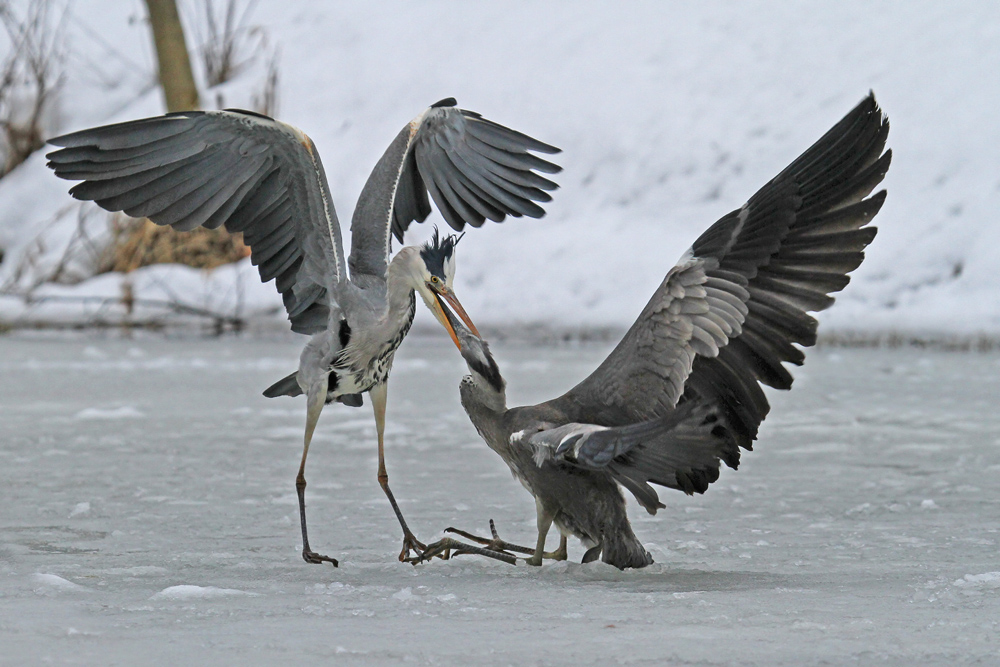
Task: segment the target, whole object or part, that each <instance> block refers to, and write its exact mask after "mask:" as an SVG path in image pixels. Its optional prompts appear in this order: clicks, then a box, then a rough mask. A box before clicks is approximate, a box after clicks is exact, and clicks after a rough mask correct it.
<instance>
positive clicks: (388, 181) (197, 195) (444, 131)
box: [47, 98, 560, 566]
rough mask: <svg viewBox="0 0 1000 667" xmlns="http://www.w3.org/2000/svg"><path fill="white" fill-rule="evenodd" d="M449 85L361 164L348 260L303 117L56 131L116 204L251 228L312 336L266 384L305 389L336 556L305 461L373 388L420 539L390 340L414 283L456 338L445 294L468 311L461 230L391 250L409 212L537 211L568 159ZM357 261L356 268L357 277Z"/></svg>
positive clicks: (177, 116)
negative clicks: (458, 266) (365, 168)
mask: <svg viewBox="0 0 1000 667" xmlns="http://www.w3.org/2000/svg"><path fill="white" fill-rule="evenodd" d="M455 104H456V102H455V100H454V99H452V98H448V99H445V100H441V101H440V102H438V103H437V104H434V105H433V106H431V107H429V108H428V109H426V110H425V111H424V112H423V113H421V114H420V115H419V116H417V117H416V118H415V119H413V120H412V121H410V122H409V123H408V124H407V125H406V126H405V127H404V128H403V129H402V130H401V131H400V132H399V134H398V135H396V138H395V139H394V140H393V142H392V143H391V144H390V145H389V148H388V149H387V150H386V151H385V153H384V154H383V155H382V158H381V159H380V160H379V161H378V163H377V164H376V165H375V169H374V170H373V171H372V173H371V175H370V176H369V177H368V181H367V182H366V183H365V186H364V188H363V189H362V191H361V195H360V197H359V199H358V203H357V205H356V207H355V209H354V216H353V218H352V219H351V230H352V234H351V255H350V257H349V258H348V259H347V261H346V262H345V261H344V251H343V247H342V242H341V235H340V223H339V222H338V220H337V214H336V212H335V211H334V207H333V199H332V197H331V195H330V187H329V185H328V183H327V180H326V174H325V172H324V171H323V165H322V163H321V162H320V158H319V153H318V152H317V150H316V146H315V144H314V143H313V142H312V140H311V139H310V138H309V137H308V136H306V135H305V134H304V133H303V132H302V131H300V130H298V129H297V128H294V127H292V126H290V125H287V124H285V123H282V122H279V121H276V120H274V119H272V118H269V117H267V116H264V115H261V114H257V113H252V112H249V111H242V110H238V109H228V110H225V111H204V112H202V111H189V112H181V113H171V114H167V115H165V116H158V117H156V118H146V119H143V120H136V121H131V122H126V123H120V124H117V125H108V126H105V127H98V128H94V129H89V130H83V131H81V132H74V133H73V134H67V135H64V136H61V137H57V138H55V139H51V140H50V141H49V143H51V144H54V145H56V146H61V147H63V148H62V150H58V151H55V152H52V153H50V154H49V155H48V156H47V157H48V159H49V162H48V166H49V167H51V168H52V169H53V170H54V171H55V173H56V175H57V176H59V177H61V178H65V179H68V180H79V181H83V182H82V183H79V184H77V185H76V186H74V187H73V188H72V189H71V190H70V194H72V195H73V196H74V197H76V198H77V199H82V200H89V201H94V202H96V203H97V204H98V205H99V206H101V207H102V208H105V209H107V210H109V211H124V212H125V213H127V214H128V215H131V216H134V217H147V218H149V219H150V220H152V221H153V222H155V223H157V224H160V225H170V226H172V227H174V228H175V229H178V230H191V229H194V228H196V227H199V226H202V227H207V228H213V229H214V228H217V227H219V226H225V228H226V229H227V230H228V231H230V232H242V233H243V240H244V241H245V242H246V244H247V245H248V246H250V250H251V254H250V259H251V261H252V263H253V264H254V265H256V266H257V267H258V270H259V271H260V278H261V280H262V281H263V282H267V281H269V280H272V279H275V285H276V287H277V288H278V291H279V292H280V293H281V295H282V297H283V301H284V305H285V309H286V310H287V312H288V319H289V320H290V321H291V327H292V330H293V331H296V332H298V333H302V334H307V335H310V336H311V338H310V340H309V342H308V343H307V344H306V346H305V349H304V350H303V351H302V355H301V358H300V362H299V370H298V372H296V373H293V374H291V375H289V376H287V377H286V378H284V379H283V380H281V381H279V382H277V383H276V384H274V385H273V386H271V387H270V388H268V389H267V390H266V391H265V392H264V395H265V396H268V397H273V396H281V395H288V396H297V395H299V394H302V393H304V394H305V395H306V427H305V437H304V445H303V449H302V462H301V464H300V466H299V473H298V476H297V477H296V491H297V493H298V499H299V517H300V520H301V524H302V557H303V558H304V559H305V560H306V562H308V563H323V562H328V563H332V564H333V565H334V566H336V565H337V561H336V559H334V558H330V557H328V556H323V555H321V554H318V553H316V552H315V551H313V550H312V549H310V547H309V538H308V534H307V531H306V509H305V488H306V479H305V465H306V456H307V455H308V454H309V443H310V442H311V440H312V436H313V431H314V430H315V428H316V423H317V421H318V419H319V415H320V412H321V411H322V409H323V406H324V405H325V404H327V403H330V402H332V401H338V402H340V403H344V404H346V405H350V406H354V407H358V406H360V405H362V398H361V394H363V393H364V392H368V394H369V395H370V396H371V399H372V404H373V407H374V409H375V425H376V430H377V433H378V460H379V464H378V481H379V484H380V485H381V487H382V489H383V490H384V491H385V494H386V496H387V497H388V498H389V502H390V503H391V504H392V508H393V511H394V512H395V513H396V517H397V518H398V519H399V523H400V526H401V527H402V529H403V550H402V552H401V553H400V559H401V560H402V559H404V558H405V557H406V556H408V554H409V552H410V550H411V549H412V550H414V551H417V552H419V550H420V549H422V548H423V545H422V544H420V542H419V541H418V540H417V539H416V537H414V535H413V533H412V532H410V529H409V528H408V527H407V525H406V521H405V520H404V519H403V515H402V513H401V512H400V510H399V506H398V505H397V504H396V500H395V498H393V495H392V491H391V490H390V489H389V481H388V475H387V473H386V468H385V455H384V451H383V434H384V430H385V406H386V390H387V384H386V383H387V381H388V378H389V370H390V368H391V367H392V361H393V355H394V354H395V352H396V348H397V347H399V344H400V342H401V341H402V340H403V337H404V336H406V333H407V331H409V329H410V324H411V323H412V322H413V315H414V312H415V309H416V300H415V297H414V292H417V293H419V294H420V296H421V298H422V299H423V300H424V303H425V304H427V307H428V308H430V309H431V311H432V312H433V313H434V315H435V317H436V318H437V319H438V321H439V322H440V323H441V324H442V326H444V327H445V329H447V330H448V331H449V333H450V334H451V337H452V339H453V340H454V342H455V344H456V345H458V338H457V337H456V335H455V331H454V329H453V328H452V325H451V324H450V322H449V320H448V319H447V318H446V317H445V314H444V310H443V303H444V302H447V303H448V304H449V305H450V306H451V307H452V308H453V309H454V310H455V312H456V313H458V315H459V317H460V318H461V320H462V321H463V322H465V324H466V325H467V326H468V327H469V328H470V329H472V330H473V331H474V330H475V325H473V323H472V321H471V320H470V319H469V317H468V315H466V314H465V311H464V309H463V308H462V306H461V304H460V303H459V301H458V299H457V298H456V296H455V293H454V288H453V280H454V276H455V244H456V242H457V238H456V237H455V236H446V237H444V238H442V237H439V236H438V234H437V232H436V231H435V234H434V238H433V240H432V241H431V242H429V243H428V244H426V245H424V246H423V247H417V246H407V247H404V248H402V249H400V251H399V252H398V253H397V254H396V255H395V257H392V260H391V261H390V253H391V246H392V237H393V236H395V237H396V239H397V240H399V241H400V242H402V240H403V233H404V232H405V231H406V229H407V228H408V227H409V225H410V223H411V222H413V221H416V222H423V221H424V219H426V217H427V216H428V214H429V213H430V212H431V207H430V202H429V200H428V196H427V195H428V192H429V193H430V196H431V197H432V198H433V199H434V202H435V204H436V205H437V207H438V210H439V211H440V212H441V214H442V215H443V216H444V219H445V220H446V221H447V222H448V224H449V225H450V226H451V227H452V228H454V229H455V230H461V229H463V227H464V226H465V224H470V225H472V226H473V227H479V226H481V225H482V224H483V223H484V222H485V221H486V220H487V219H489V220H493V221H495V222H500V221H502V220H503V219H504V218H505V217H506V216H508V215H510V216H514V217H520V216H529V217H532V218H540V217H542V216H543V215H544V214H545V211H544V210H543V209H542V208H541V206H539V205H538V204H537V203H536V202H548V201H550V200H551V197H550V196H549V195H548V194H547V192H546V191H547V190H554V189H555V188H556V187H557V186H556V184H555V183H553V182H552V181H550V180H548V179H546V178H544V177H542V176H540V175H539V174H537V173H535V172H536V171H537V172H543V173H548V174H554V173H557V172H558V171H559V170H560V168H559V167H558V166H556V165H555V164H553V163H551V162H548V161H546V160H543V159H541V158H539V157H537V156H535V155H532V154H531V153H529V152H528V151H534V152H537V153H546V154H553V153H557V152H559V149H557V148H555V147H554V146H550V145H548V144H545V143H542V142H540V141H537V140H535V139H532V138H531V137H529V136H527V135H524V134H522V133H520V132H516V131H514V130H511V129H509V128H506V127H504V126H502V125H499V124H497V123H494V122H492V121H489V120H487V119H485V118H482V117H481V116H480V115H479V114H477V113H475V112H472V111H466V110H464V109H459V108H457V107H456V106H455ZM348 266H350V277H348Z"/></svg>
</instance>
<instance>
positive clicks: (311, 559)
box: [302, 549, 340, 567]
mask: <svg viewBox="0 0 1000 667" xmlns="http://www.w3.org/2000/svg"><path fill="white" fill-rule="evenodd" d="M302 560H304V561H305V562H307V563H312V564H314V565H319V564H321V563H330V564H331V565H333V566H334V567H338V566H339V565H340V563H339V562H338V561H337V559H336V558H330V557H329V556H324V555H323V554H318V553H316V552H315V551H312V550H311V549H303V550H302Z"/></svg>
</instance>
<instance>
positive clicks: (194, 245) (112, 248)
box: [97, 214, 250, 273]
mask: <svg viewBox="0 0 1000 667" xmlns="http://www.w3.org/2000/svg"><path fill="white" fill-rule="evenodd" d="M111 235H112V238H111V243H110V244H109V246H108V251H107V252H106V253H105V256H104V258H103V261H102V262H101V264H100V266H99V267H98V271H97V272H98V273H107V272H109V271H119V272H122V273H128V272H130V271H134V270H136V269H138V268H139V267H142V266H151V265H153V264H184V265H185V266H191V267H194V268H196V269H214V268H215V267H217V266H222V265H223V264H231V263H233V262H238V261H240V260H241V259H243V258H244V257H249V256H250V248H249V247H247V246H246V245H244V243H243V235H242V234H230V233H228V232H226V231H225V230H224V229H217V230H216V229H205V228H203V227H199V228H197V229H193V230H191V231H190V232H175V231H174V230H173V229H171V228H170V227H161V226H160V225H155V224H153V223H152V222H150V221H149V220H146V219H143V220H134V219H132V218H128V217H126V216H124V215H121V214H116V215H114V216H112V220H111Z"/></svg>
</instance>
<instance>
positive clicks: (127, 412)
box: [73, 405, 146, 420]
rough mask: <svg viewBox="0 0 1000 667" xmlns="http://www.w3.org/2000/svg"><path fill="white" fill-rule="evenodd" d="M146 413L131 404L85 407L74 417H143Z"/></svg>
mask: <svg viewBox="0 0 1000 667" xmlns="http://www.w3.org/2000/svg"><path fill="white" fill-rule="evenodd" d="M145 416H146V415H145V414H143V413H142V412H140V411H139V410H136V409H135V408H133V407H132V406H130V405H123V406H122V407H120V408H84V409H83V410H80V411H79V412H77V413H76V414H75V415H74V416H73V418H74V419H83V420H89V419H141V418H142V417H145Z"/></svg>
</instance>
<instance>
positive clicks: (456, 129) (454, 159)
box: [350, 98, 561, 279]
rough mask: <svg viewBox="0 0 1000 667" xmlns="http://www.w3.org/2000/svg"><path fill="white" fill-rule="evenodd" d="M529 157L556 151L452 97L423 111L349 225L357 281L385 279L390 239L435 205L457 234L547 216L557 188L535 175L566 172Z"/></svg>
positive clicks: (386, 159)
mask: <svg viewBox="0 0 1000 667" xmlns="http://www.w3.org/2000/svg"><path fill="white" fill-rule="evenodd" d="M529 151H533V152H536V153H547V154H553V153H558V152H559V149H558V148H556V147H555V146H550V145H549V144H546V143H542V142H541V141H538V140H537V139H533V138H531V137H529V136H527V135H525V134H522V133H520V132H517V131H515V130H511V129H509V128H507V127H504V126H503V125H499V124H497V123H494V122H493V121H490V120H487V119H485V118H483V117H482V116H480V115H479V114H477V113H475V112H472V111H466V110H465V109H459V108H457V107H456V106H455V100H454V99H452V98H448V99H446V100H441V101H440V102H438V103H437V104H435V105H433V106H431V107H430V108H428V109H426V110H425V111H424V112H423V113H421V114H420V115H419V116H417V117H416V118H414V119H413V120H412V121H410V123H409V124H407V126H406V127H404V128H403V129H402V130H401V131H400V133H399V134H398V135H397V136H396V138H395V139H394V140H393V142H392V144H390V145H389V148H388V149H387V150H386V151H385V153H384V154H383V155H382V158H381V159H380V160H379V162H378V164H377V165H376V166H375V169H374V170H373V171H372V173H371V175H370V176H369V177H368V181H367V182H366V183H365V187H364V189H363V190H362V191H361V196H360V197H359V199H358V204H357V207H356V208H355V210H354V216H353V217H352V219H351V257H350V266H351V277H352V279H353V278H354V276H355V275H356V274H366V275H371V276H377V277H379V276H384V274H385V270H386V267H387V266H388V262H389V253H390V252H391V243H392V236H393V235H394V236H395V237H396V239H397V240H399V241H400V242H402V240H403V233H404V232H405V231H406V229H407V228H408V227H409V226H410V223H411V222H413V221H417V222H423V221H424V220H425V219H426V218H427V216H428V215H429V214H430V212H431V206H430V199H433V200H434V203H435V204H436V205H437V207H438V210H439V211H440V212H441V215H442V216H444V219H445V220H446V221H447V223H448V225H450V226H451V227H452V228H453V229H455V230H462V229H463V228H464V227H465V225H466V224H470V225H472V226H473V227H479V226H481V225H482V224H483V223H484V222H485V221H486V220H493V221H494V222H501V221H502V220H503V219H504V218H505V217H506V216H508V215H509V216H513V217H521V216H528V217H531V218H540V217H542V216H543V215H545V210H544V209H543V208H542V207H541V206H539V205H538V203H537V202H543V203H544V202H548V201H551V196H550V195H549V194H548V191H550V190H554V189H556V188H557V187H558V186H557V185H556V184H555V183H554V182H552V181H551V180H549V179H547V178H545V177H543V176H541V175H539V174H537V173H535V172H542V173H547V174H555V173H558V172H559V171H560V170H561V168H560V167H559V166H557V165H555V164H553V163H552V162H549V161H547V160H543V159H542V158H539V157H537V156H535V155H532V154H531V153H530V152H529ZM428 193H430V199H429V198H428Z"/></svg>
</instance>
